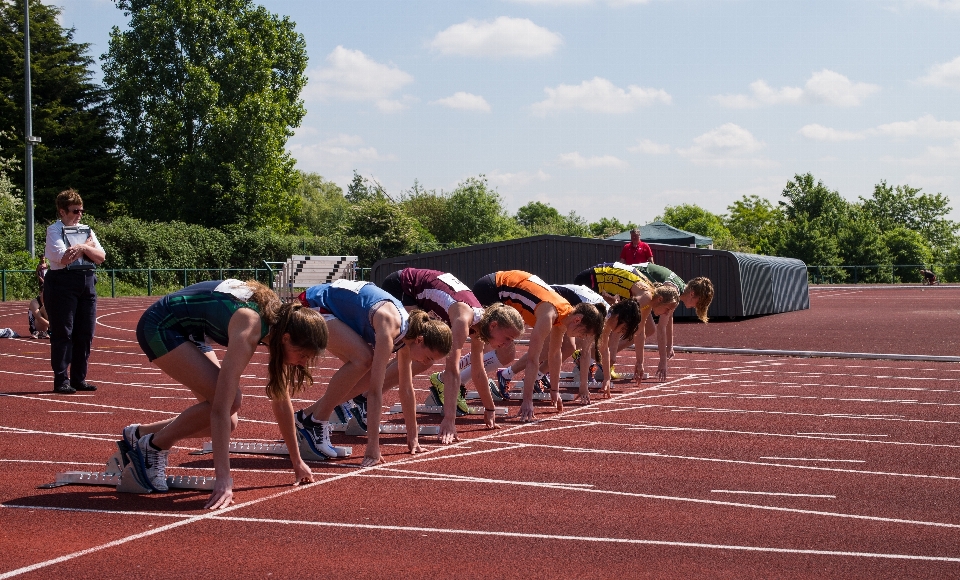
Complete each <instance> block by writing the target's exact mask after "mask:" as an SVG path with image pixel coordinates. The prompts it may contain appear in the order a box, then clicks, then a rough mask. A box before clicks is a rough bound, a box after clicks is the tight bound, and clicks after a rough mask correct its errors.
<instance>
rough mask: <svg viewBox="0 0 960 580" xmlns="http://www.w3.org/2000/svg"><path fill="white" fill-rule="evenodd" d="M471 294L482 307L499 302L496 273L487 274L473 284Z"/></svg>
mask: <svg viewBox="0 0 960 580" xmlns="http://www.w3.org/2000/svg"><path fill="white" fill-rule="evenodd" d="M473 295H474V296H476V297H477V300H479V301H480V304H481V305H483V306H484V307H486V306H490V305H491V304H493V303H495V302H501V300H500V292H498V291H497V273H496V272H494V273H493V274H487V275H486V276H484V277H483V278H480V279H479V280H477V282H476V283H475V284H474V285H473Z"/></svg>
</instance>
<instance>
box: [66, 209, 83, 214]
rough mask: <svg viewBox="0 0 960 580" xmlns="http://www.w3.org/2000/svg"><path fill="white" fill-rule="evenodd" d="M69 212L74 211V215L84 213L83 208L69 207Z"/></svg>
mask: <svg viewBox="0 0 960 580" xmlns="http://www.w3.org/2000/svg"><path fill="white" fill-rule="evenodd" d="M67 213H72V214H73V215H83V208H80V209H68V210H67Z"/></svg>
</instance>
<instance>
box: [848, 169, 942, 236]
mask: <svg viewBox="0 0 960 580" xmlns="http://www.w3.org/2000/svg"><path fill="white" fill-rule="evenodd" d="M860 201H861V205H862V207H863V210H864V211H865V212H866V213H867V214H868V215H869V216H870V217H871V219H873V221H874V222H875V223H876V224H877V226H878V227H879V228H880V230H881V231H882V232H888V231H891V230H893V229H894V228H897V227H904V228H907V229H910V230H914V231H916V232H918V233H920V235H922V236H923V238H924V239H925V240H926V242H927V244H928V245H929V246H930V247H931V248H933V249H934V250H936V251H938V252H941V253H942V252H945V251H947V250H948V249H949V248H950V247H952V246H953V245H954V244H955V242H956V235H957V230H958V228H960V224H958V223H957V222H954V221H950V220H948V219H946V216H947V215H949V214H950V211H951V208H950V199H949V198H947V197H946V196H945V195H943V194H941V193H937V194H933V195H931V194H928V193H920V189H918V188H914V187H910V186H909V185H898V186H896V187H892V186H889V185H887V182H886V181H881V182H880V183H878V184H877V185H875V186H874V188H873V195H872V196H870V197H869V198H864V197H861V198H860Z"/></svg>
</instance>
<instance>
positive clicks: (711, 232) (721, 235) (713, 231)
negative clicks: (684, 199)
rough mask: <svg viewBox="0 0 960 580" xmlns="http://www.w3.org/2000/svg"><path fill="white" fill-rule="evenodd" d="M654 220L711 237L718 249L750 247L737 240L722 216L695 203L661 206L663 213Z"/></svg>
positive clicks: (744, 248)
mask: <svg viewBox="0 0 960 580" xmlns="http://www.w3.org/2000/svg"><path fill="white" fill-rule="evenodd" d="M654 220H655V221H656V220H659V221H662V222H664V223H666V224H669V225H671V226H673V227H675V228H680V229H681V230H685V231H688V232H692V233H694V234H700V235H701V236H707V237H708V238H711V239H713V247H715V248H717V249H720V250H735V251H743V250H750V249H751V248H750V247H749V246H747V245H745V244H743V243H740V242H738V241H737V240H736V239H735V238H734V237H733V235H732V234H731V233H730V230H728V229H727V226H726V225H725V224H724V216H722V215H717V214H715V213H713V212H710V211H707V210H706V209H704V208H702V207H700V206H699V205H696V204H688V203H684V204H681V205H676V206H669V205H668V206H667V207H665V208H663V215H662V216H657V217H656V218H654Z"/></svg>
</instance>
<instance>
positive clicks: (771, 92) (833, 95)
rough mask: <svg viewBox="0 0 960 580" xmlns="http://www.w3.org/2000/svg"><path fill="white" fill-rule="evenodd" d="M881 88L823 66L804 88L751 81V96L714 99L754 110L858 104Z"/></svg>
mask: <svg viewBox="0 0 960 580" xmlns="http://www.w3.org/2000/svg"><path fill="white" fill-rule="evenodd" d="M879 90H880V87H879V86H877V85H872V84H869V83H859V82H853V81H851V80H850V79H848V78H847V77H845V76H843V75H842V74H840V73H837V72H834V71H832V70H828V69H823V70H822V71H820V72H815V73H813V74H812V75H811V76H810V78H809V79H807V82H806V84H805V85H804V87H803V88H802V89H801V88H799V87H783V88H780V89H776V88H773V87H771V86H770V85H768V84H767V83H766V81H764V80H762V79H760V80H756V81H754V82H752V83H750V94H749V95H742V94H741V95H716V96H714V97H713V100H715V101H717V102H718V103H719V104H720V105H721V106H723V107H728V108H731V109H754V108H757V107H762V106H765V105H799V104H801V103H809V104H822V105H832V106H835V107H856V106H858V105H860V104H861V103H862V102H863V100H864V99H866V98H867V97H868V96H870V95H872V94H873V93H875V92H877V91H879Z"/></svg>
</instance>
